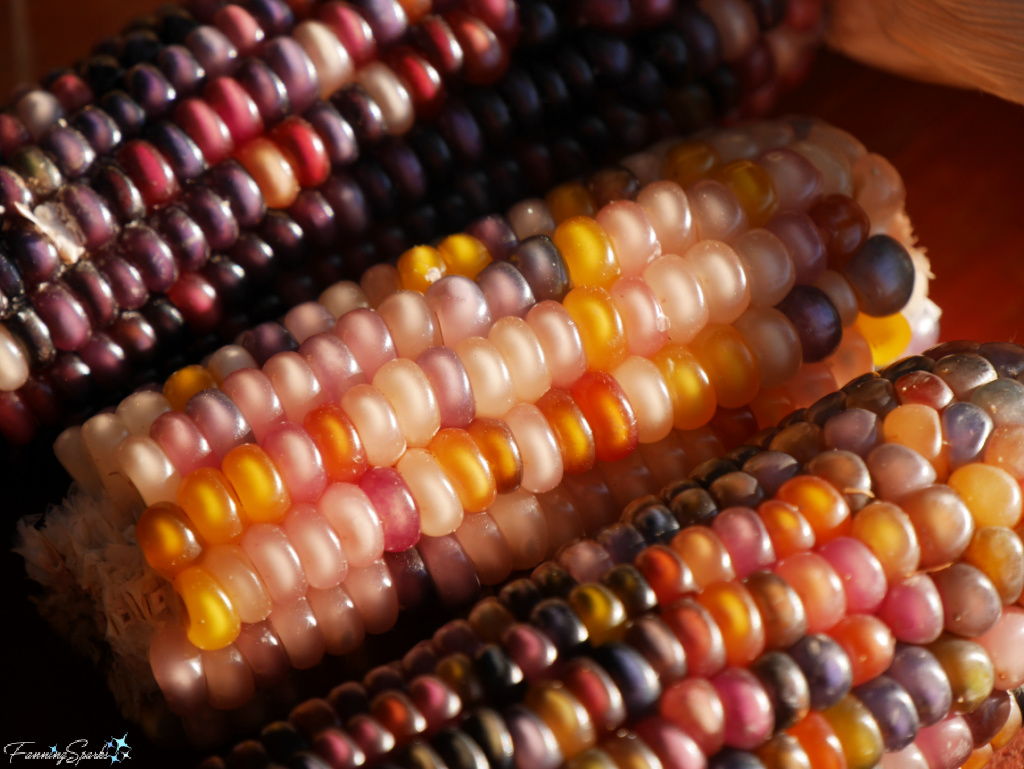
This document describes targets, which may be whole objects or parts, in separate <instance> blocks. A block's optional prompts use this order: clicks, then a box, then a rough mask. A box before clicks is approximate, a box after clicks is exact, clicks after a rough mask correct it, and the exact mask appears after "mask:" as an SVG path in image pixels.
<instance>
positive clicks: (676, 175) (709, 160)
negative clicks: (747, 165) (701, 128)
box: [664, 141, 722, 187]
mask: <svg viewBox="0 0 1024 769" xmlns="http://www.w3.org/2000/svg"><path fill="white" fill-rule="evenodd" d="M721 164H722V161H721V159H720V158H719V157H718V152H717V151H716V150H715V148H714V147H712V146H711V145H710V144H708V143H707V142H701V141H693V142H683V143H682V144H677V145H676V146H675V147H673V148H672V149H670V150H669V151H668V153H667V154H666V155H665V169H664V173H665V178H666V179H668V180H669V181H673V182H675V183H676V184H678V185H679V186H680V187H689V186H690V185H691V184H694V183H695V182H699V181H700V180H701V179H706V178H707V177H709V176H711V175H712V174H713V173H714V172H715V171H716V170H717V169H718V168H719V167H720V166H721Z"/></svg>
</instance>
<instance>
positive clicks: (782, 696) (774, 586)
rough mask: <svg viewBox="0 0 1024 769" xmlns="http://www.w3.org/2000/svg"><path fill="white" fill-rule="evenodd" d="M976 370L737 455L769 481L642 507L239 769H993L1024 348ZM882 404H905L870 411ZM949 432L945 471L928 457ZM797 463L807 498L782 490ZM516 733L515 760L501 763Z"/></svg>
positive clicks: (1016, 676) (951, 367) (267, 734)
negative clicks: (784, 472) (455, 748)
mask: <svg viewBox="0 0 1024 769" xmlns="http://www.w3.org/2000/svg"><path fill="white" fill-rule="evenodd" d="M946 349H947V350H948V349H949V348H948V347H947V348H946ZM955 349H956V350H957V351H955V352H952V354H951V355H944V354H943V352H944V350H943V349H942V348H941V347H940V348H937V349H935V350H932V351H929V352H928V353H927V355H926V356H921V357H917V358H911V359H907V360H905V361H902V362H901V363H899V364H896V365H895V366H892V367H890V368H889V369H887V370H885V371H883V372H882V376H881V377H878V376H877V375H873V376H872V377H864V378H862V379H861V380H860V381H859V382H855V383H852V384H851V385H850V386H848V387H847V388H844V390H843V391H842V392H840V393H836V394H834V395H833V396H829V397H827V398H825V399H822V400H821V401H819V402H818V403H816V404H815V405H814V406H813V407H812V408H811V409H808V410H807V411H806V412H805V413H803V414H795V415H794V416H793V418H792V419H791V420H789V424H788V425H787V426H786V427H783V428H781V429H779V430H771V431H767V432H766V433H765V434H764V435H762V436H761V437H760V444H761V445H748V446H744V447H742V448H741V449H738V450H736V451H734V452H732V456H733V457H734V459H736V460H739V459H740V457H746V463H745V464H744V469H745V470H746V469H749V470H750V472H749V473H748V472H737V471H736V470H735V469H733V471H732V472H731V473H730V472H728V468H727V465H728V464H730V463H729V462H723V461H722V460H718V461H712V462H709V463H707V465H706V466H704V467H702V468H698V470H697V471H696V472H695V473H694V475H693V476H692V477H691V479H690V480H687V481H683V482H681V483H679V482H677V483H675V484H671V485H670V486H668V487H667V488H666V489H665V490H663V492H662V493H661V495H660V497H645V498H641V499H638V500H636V501H635V502H634V503H633V504H632V505H630V506H629V507H628V508H627V510H626V511H625V513H624V523H623V524H618V526H617V527H612V528H610V529H608V530H606V532H605V533H603V534H602V535H601V536H600V537H599V538H598V539H597V541H594V540H582V541H579V542H577V543H575V544H573V545H570V546H569V547H568V548H566V549H564V550H563V551H562V553H561V555H560V556H559V558H558V561H559V562H560V564H561V565H560V566H558V565H555V564H546V565H545V566H542V567H540V568H538V569H537V570H536V571H535V572H534V574H533V577H532V579H531V580H527V579H520V580H517V581H515V582H512V583H510V584H509V585H507V586H506V587H505V588H504V589H503V590H502V591H501V592H500V593H499V594H498V596H497V597H496V598H488V599H485V600H484V601H483V602H481V603H479V604H477V606H476V607H475V608H474V609H473V610H472V611H471V612H470V613H469V619H468V627H467V623H466V622H464V621H461V620H459V621H456V622H453V623H450V624H449V625H446V626H445V627H444V628H442V629H441V630H440V631H438V633H436V634H435V636H434V640H433V641H432V642H426V643H423V644H420V645H418V646H416V647H414V648H413V649H412V650H411V651H410V652H409V653H408V654H407V655H405V657H404V658H403V659H402V661H401V662H400V663H397V662H396V663H395V664H394V665H392V666H386V667H383V668H379V669H377V670H375V671H373V672H371V673H370V674H369V675H368V676H367V677H366V679H365V680H364V684H363V686H362V687H359V686H355V685H353V684H342V685H341V686H338V687H337V688H336V689H334V690H332V692H331V693H330V695H328V696H327V697H326V699H320V700H312V701H310V702H308V703H305V704H303V705H301V706H299V707H297V708H295V709H294V710H293V712H292V715H291V717H290V719H289V721H290V723H278V724H273V725H271V726H269V727H267V728H266V729H265V730H264V732H263V735H262V737H261V741H259V742H252V741H250V742H247V743H244V744H242V745H240V746H239V747H238V748H236V749H235V751H233V753H232V754H230V755H229V757H228V764H227V765H233V764H232V763H231V762H232V758H235V759H237V758H239V757H240V756H242V755H245V756H250V760H251V757H253V756H257V755H265V756H269V758H271V759H273V760H277V761H282V762H284V761H286V760H288V759H289V758H290V756H291V754H292V753H294V752H300V751H308V752H307V753H305V757H304V760H305V761H306V762H307V763H305V764H302V765H309V766H319V765H320V763H318V762H319V761H324V762H326V763H327V764H329V765H331V766H339V765H340V766H350V765H362V764H363V763H364V762H366V763H378V762H397V763H398V765H403V766H404V765H416V766H422V765H428V766H430V765H433V766H446V765H447V766H450V765H451V763H450V762H451V761H458V758H457V757H456V756H453V755H452V754H451V753H450V752H448V751H449V750H450V748H451V741H453V740H456V741H458V742H459V744H464V740H469V741H470V743H473V742H474V741H476V747H477V748H479V749H480V750H481V751H482V752H483V753H484V754H485V755H486V758H487V760H488V761H492V762H495V761H496V762H497V763H498V765H511V764H512V763H514V764H515V765H516V766H522V767H526V766H544V767H549V766H551V767H554V766H558V765H560V764H561V763H562V762H563V761H564V762H567V763H568V764H569V765H574V766H591V765H597V766H606V765H617V761H618V760H621V754H619V753H617V751H616V747H617V748H620V749H621V748H622V747H623V746H621V745H618V741H619V740H622V739H623V737H624V732H623V730H625V729H628V730H629V733H630V739H631V740H633V741H634V747H635V746H636V744H637V743H636V741H639V743H640V745H643V744H644V743H646V745H647V747H648V748H651V749H652V750H653V752H654V753H655V754H656V755H657V758H658V759H659V760H660V761H661V762H662V765H669V766H682V767H703V766H751V767H755V766H765V767H776V766H791V765H794V762H795V763H796V765H808V763H809V764H810V765H811V766H819V765H833V763H838V765H845V766H849V767H870V766H874V765H876V764H877V763H878V762H879V761H880V760H881V763H882V765H883V766H887V767H903V766H919V765H927V766H929V767H948V768H949V769H954V767H957V766H960V765H961V764H964V763H965V762H967V763H966V764H965V765H969V766H983V765H984V764H985V762H986V761H987V759H988V758H989V757H990V756H991V755H992V752H993V746H994V747H995V749H998V748H999V747H1002V746H1004V745H1005V744H1007V742H1008V741H1009V740H1010V739H1011V738H1012V737H1013V735H1014V733H1015V732H1016V731H1017V730H1018V729H1019V728H1020V725H1021V718H1020V707H1019V700H1020V699H1021V696H1022V694H1024V691H1022V689H1021V688H1020V687H1021V684H1022V683H1024V667H1022V660H1021V657H1020V655H1019V654H1016V653H1015V652H1016V651H1017V649H1018V645H1019V643H1020V641H1021V634H1022V633H1024V613H1022V611H1021V609H1020V605H1021V604H1020V601H1021V589H1022V587H1024V549H1022V547H1021V544H1020V535H1019V530H1020V526H1021V491H1020V483H1021V477H1020V474H1019V471H1020V462H1019V460H1020V458H1021V442H1020V439H1021V433H1020V431H1021V429H1022V428H1024V420H1022V419H1021V416H1020V413H1019V407H1020V404H1021V402H1022V400H1021V398H1022V396H1024V388H1022V387H1020V380H1019V377H1020V376H1021V375H1022V373H1024V348H1021V347H1018V346H1014V345H987V346H985V347H981V348H979V347H978V346H974V349H973V350H971V351H965V349H968V350H969V349H970V348H965V347H962V346H961V347H959V348H955ZM979 353H981V354H979ZM986 353H987V354H988V355H989V356H990V358H991V360H988V359H986V358H985V354H986ZM927 356H934V358H932V357H927ZM986 363H987V364H988V365H985V364H986ZM993 364H994V365H993ZM997 373H998V374H1000V375H1001V376H996V374H997ZM869 383H872V384H873V389H875V390H876V391H877V390H885V391H887V392H888V393H889V397H888V398H887V399H881V398H878V397H877V395H876V397H874V403H873V406H874V409H873V410H870V411H869V410H867V409H864V408H862V406H863V405H866V404H865V403H864V400H863V396H864V391H865V389H866V385H867V384H869ZM878 383H884V384H878ZM1011 393H1012V394H1011ZM857 404H860V405H857ZM957 407H961V408H960V409H957ZM965 407H970V408H965ZM951 408H952V409H953V410H954V413H953V414H951V415H950V420H949V421H945V420H944V419H943V417H944V416H945V415H946V414H949V413H950V409H951ZM958 411H959V413H957V412H958ZM967 412H971V413H972V418H971V419H970V420H965V419H964V414H965V413H967ZM861 414H869V415H870V416H871V417H874V418H875V419H876V420H878V421H880V422H881V423H882V424H881V428H882V429H881V431H880V432H879V431H877V430H876V431H875V436H874V438H873V440H872V441H871V442H869V443H858V445H857V446H856V453H855V451H850V450H848V449H843V448H832V449H829V450H828V451H824V452H821V453H815V452H814V451H813V449H812V451H811V452H809V455H808V458H807V459H806V460H805V461H803V462H801V461H799V460H797V459H796V458H795V457H794V456H792V455H785V454H783V453H781V452H778V451H773V450H767V451H766V450H764V449H763V448H762V446H763V445H764V444H766V443H767V444H768V445H772V444H774V443H775V442H776V441H778V440H779V438H780V437H781V436H782V435H783V434H784V433H785V432H787V431H795V429H796V428H799V427H801V426H803V427H804V428H807V427H808V426H810V427H814V428H819V429H820V433H821V434H820V435H819V436H818V437H819V439H820V438H821V436H822V435H825V434H828V435H833V436H835V435H837V434H840V433H841V434H845V435H847V436H850V435H851V434H852V432H856V433H857V434H858V435H863V434H864V433H863V431H850V430H849V429H848V428H849V425H850V421H849V418H850V417H851V416H853V417H855V418H857V419H860V418H861ZM940 414H941V415H940ZM986 419H987V420H988V422H987V424H988V425H989V430H990V432H991V435H992V438H995V436H996V435H997V434H1000V433H999V431H1003V432H1002V433H1001V434H1000V438H1001V440H999V441H997V442H996V443H992V442H991V439H990V442H989V443H988V445H987V446H985V445H983V444H984V443H985V442H984V441H982V445H979V443H978V440H977V438H976V430H973V429H971V430H964V429H963V425H964V423H965V421H969V422H972V423H973V424H977V423H978V422H985V420H986ZM804 420H807V421H804ZM837 423H838V424H837ZM926 423H930V427H929V428H927V429H925V430H921V429H920V428H921V427H922V426H923V425H924V424H926ZM954 423H955V424H956V425H957V426H956V427H954V426H953V424H954ZM833 427H835V428H837V429H836V430H835V431H833V430H831V429H830V428H833ZM934 431H939V432H941V433H942V437H943V438H944V441H945V443H944V446H945V448H944V449H942V451H941V452H939V453H935V454H933V455H932V456H930V457H929V456H928V452H926V453H924V454H922V453H918V450H919V449H920V448H921V447H922V446H923V444H922V442H921V440H920V438H921V435H922V433H928V432H934ZM803 433H804V435H806V434H807V431H806V429H804V431H803ZM1011 435H1012V436H1013V437H1010V436H1011ZM1009 445H1013V446H1014V448H1010V449H1008V446H1009ZM783 458H785V459H788V461H789V463H790V465H789V466H790V468H791V470H790V472H789V474H788V479H783V478H780V476H779V475H778V473H777V472H774V473H767V474H766V473H764V472H763V471H764V469H765V468H766V467H768V466H769V465H770V464H775V465H776V467H778V466H780V461H781V460H782V459H783ZM732 466H733V468H735V467H736V465H735V464H733V465H732ZM1004 468H1016V470H1017V472H1018V476H1017V477H1014V476H1013V475H1011V474H1010V473H1009V472H1007V470H1006V469H1004ZM908 469H909V470H910V472H908ZM740 476H746V478H747V480H748V483H747V484H746V486H745V488H746V489H747V491H746V492H745V493H746V494H747V495H748V497H747V500H746V502H747V503H748V504H740V505H737V504H736V503H737V502H738V501H739V500H738V498H737V496H736V489H737V488H739V487H740V486H741V485H743V484H740V483H739V482H738V481H739V477H740ZM759 478H763V479H764V480H765V481H766V482H767V483H766V484H765V485H763V486H762V485H761V481H760V480H759ZM752 488H756V489H758V491H759V494H758V495H756V496H754V497H750V496H749V494H750V491H749V490H750V489H752ZM772 488H774V489H775V490H774V491H769V489H772ZM698 498H703V501H700V502H698V501H697V500H698ZM695 510H699V511H700V512H699V517H700V518H701V519H702V520H703V521H704V522H703V523H691V522H692V521H694V517H693V512H694V511H695ZM644 516H646V518H645V517H644ZM644 520H646V521H647V522H648V523H649V522H650V521H651V520H660V521H661V525H660V526H659V527H658V528H657V529H655V528H651V527H649V526H646V525H645V524H644V523H643V522H642V521H644ZM666 524H667V525H666ZM688 524H689V525H688ZM680 526H683V528H682V529H680ZM1014 526H1015V527H1017V532H1014V531H1013V529H1012V528H1011V527H1014ZM630 528H633V530H634V532H636V531H642V532H643V536H636V537H635V538H634V539H635V541H636V542H637V543H638V544H636V545H634V547H633V548H632V549H631V550H629V549H626V550H623V549H620V548H618V547H616V546H615V544H614V543H616V542H621V541H623V539H622V537H621V534H620V535H619V537H618V539H616V538H615V537H613V536H609V535H610V534H611V532H613V531H616V532H617V533H620V532H622V531H624V530H629V529H630ZM997 540H998V541H999V544H996V541H997ZM645 541H646V543H647V547H646V548H644V542H645ZM698 543H699V544H698ZM584 550H585V551H588V557H587V558H585V559H583V558H580V553H581V552H583V551H584ZM598 553H599V554H600V557H599V558H596V559H595V557H594V556H595V554H598ZM531 626H532V627H531ZM602 672H603V673H604V675H602ZM559 684H561V685H559ZM428 690H432V691H442V692H445V695H444V696H440V695H435V696H434V697H433V698H431V699H429V701H428V698H427V696H426V692H427V691H428ZM457 701H461V704H462V706H463V707H464V708H465V711H464V713H463V715H461V716H460V715H457V710H458V707H457V705H456V704H455V703H456V702H457ZM518 703H524V704H522V705H521V704H518ZM421 706H422V707H423V711H422V712H420V710H419V708H420V707H421ZM442 710H443V713H444V716H443V717H438V713H439V712H440V711H442ZM484 710H486V718H487V719H488V723H489V724H491V725H492V726H491V730H490V731H489V732H482V731H481V724H480V718H481V713H482V712H483V711H484ZM495 711H500V713H499V712H495ZM503 719H504V721H503ZM368 723H372V724H373V729H372V730H371V731H370V732H369V733H370V734H374V735H375V737H374V739H373V740H369V739H368V737H367V735H368V732H367V724H368ZM494 729H497V730H498V731H499V732H501V730H503V729H504V730H507V733H508V734H509V735H510V738H511V739H510V740H506V741H505V744H507V742H508V741H511V743H512V745H511V746H510V747H512V749H513V752H511V753H509V754H508V755H504V756H503V755H502V754H501V753H500V751H499V753H498V754H497V755H495V754H494V753H493V752H492V751H491V748H492V747H493V746H494V745H501V744H503V741H502V740H500V739H493V738H489V737H493V733H494V732H493V730H494ZM452 730H454V732H453V731H452ZM382 731H383V732H384V733H387V734H389V735H390V737H389V738H385V739H383V740H382V739H380V734H381V732H382ZM613 734H614V737H613ZM430 741H433V745H434V746H436V748H437V750H438V751H439V752H441V753H443V757H442V758H438V757H437V754H436V753H435V752H434V750H433V749H432V748H431V747H430V744H431V742H430ZM990 743H991V744H990ZM382 745H386V746H387V749H386V750H381V747H380V746H382ZM595 746H597V747H596V748H595ZM723 747H724V750H723ZM595 749H597V750H599V751H602V752H599V753H596V754H595V753H594V752H593V751H594V750H595ZM635 749H636V750H640V748H636V747H635ZM603 751H607V752H608V753H609V754H610V755H604V754H603ZM751 751H756V754H755V753H752V752H751ZM343 752H344V753H345V755H342V753H343ZM755 755H756V758H755ZM357 756H362V758H357ZM424 761H426V762H427V763H426V764H424V763H423V762H424ZM431 762H433V763H431ZM446 762H447V763H446ZM503 762H504V763H503ZM925 762H926V764H925ZM223 765H224V764H223V763H221V762H220V759H211V760H210V761H208V762H206V763H204V765H203V766H204V767H217V766H223ZM457 765H461V764H457ZM654 765H657V764H654Z"/></svg>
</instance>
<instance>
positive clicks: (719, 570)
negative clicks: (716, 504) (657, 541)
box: [671, 526, 736, 590]
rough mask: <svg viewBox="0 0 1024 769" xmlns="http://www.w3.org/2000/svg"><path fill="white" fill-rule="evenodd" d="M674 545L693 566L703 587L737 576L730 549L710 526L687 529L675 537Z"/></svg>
mask: <svg viewBox="0 0 1024 769" xmlns="http://www.w3.org/2000/svg"><path fill="white" fill-rule="evenodd" d="M671 546H672V549H673V550H674V551H675V552H676V553H678V554H679V557H680V558H682V559H683V561H684V562H685V563H686V565H687V566H688V567H689V569H690V572H691V573H692V574H693V578H694V579H695V580H696V582H697V586H698V587H699V588H700V589H701V590H703V589H704V588H706V587H707V586H708V585H710V584H713V583H715V582H726V581H729V580H732V579H735V577H736V572H735V571H734V570H733V568H732V559H731V558H729V551H728V550H726V549H725V545H723V544H722V541H721V540H720V539H719V538H718V537H717V536H716V535H715V533H714V532H712V531H711V530H710V529H704V528H700V527H696V526H694V527H690V528H686V529H683V530H682V531H681V532H679V533H678V534H676V536H675V537H673V538H672V543H671Z"/></svg>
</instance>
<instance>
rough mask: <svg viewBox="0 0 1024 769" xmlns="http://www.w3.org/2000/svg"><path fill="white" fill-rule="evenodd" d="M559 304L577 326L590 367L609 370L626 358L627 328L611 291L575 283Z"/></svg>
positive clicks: (594, 369)
mask: <svg viewBox="0 0 1024 769" xmlns="http://www.w3.org/2000/svg"><path fill="white" fill-rule="evenodd" d="M562 305H563V306H564V307H565V309H566V311H567V312H568V313H569V316H570V317H571V318H572V320H573V322H574V323H575V324H576V327H577V328H578V329H579V332H580V338H581V339H582V340H583V350H584V352H585V353H586V356H587V367H588V368H589V369H590V370H591V371H611V370H612V369H613V368H615V367H616V366H618V365H619V364H620V363H622V361H624V360H625V359H626V353H627V344H626V331H625V328H624V327H623V325H622V318H621V317H620V316H619V313H618V310H616V309H615V303H614V302H613V301H612V297H611V294H609V293H608V292H607V291H605V290H604V289H603V288H597V287H594V286H577V287H576V288H574V289H573V290H572V291H570V292H569V294H568V295H567V296H566V297H565V299H564V300H562Z"/></svg>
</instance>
